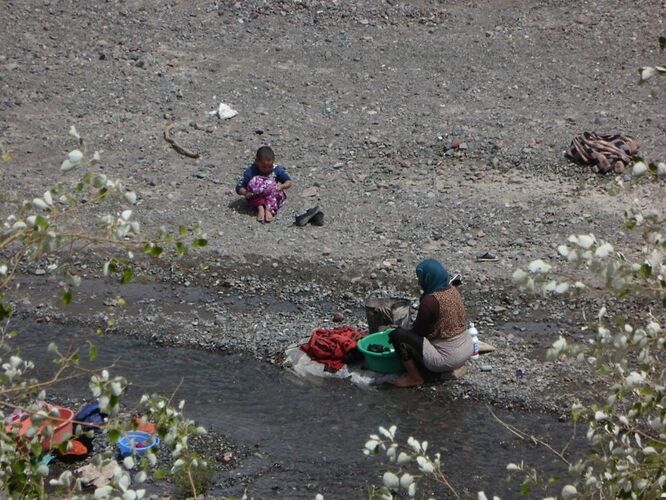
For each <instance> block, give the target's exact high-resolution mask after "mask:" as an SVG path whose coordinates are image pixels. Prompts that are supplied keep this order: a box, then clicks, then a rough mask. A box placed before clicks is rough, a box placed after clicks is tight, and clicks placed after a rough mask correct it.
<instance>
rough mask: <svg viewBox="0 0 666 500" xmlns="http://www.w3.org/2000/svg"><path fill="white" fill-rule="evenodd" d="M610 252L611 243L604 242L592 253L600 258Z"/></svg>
mask: <svg viewBox="0 0 666 500" xmlns="http://www.w3.org/2000/svg"><path fill="white" fill-rule="evenodd" d="M612 252H613V245H611V244H610V243H604V244H603V245H600V246H598V247H597V249H596V251H595V252H594V255H595V257H599V258H600V259H605V258H606V257H608V256H609V255H610V254H611V253H612Z"/></svg>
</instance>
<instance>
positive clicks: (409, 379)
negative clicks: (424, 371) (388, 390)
mask: <svg viewBox="0 0 666 500" xmlns="http://www.w3.org/2000/svg"><path fill="white" fill-rule="evenodd" d="M422 384H423V377H418V378H416V377H414V376H412V375H410V374H409V373H405V374H403V375H400V376H399V377H398V378H397V379H395V380H394V381H393V385H395V386H396V387H416V386H418V385H422Z"/></svg>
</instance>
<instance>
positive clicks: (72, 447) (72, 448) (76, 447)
mask: <svg viewBox="0 0 666 500" xmlns="http://www.w3.org/2000/svg"><path fill="white" fill-rule="evenodd" d="M87 454H88V448H87V447H86V445H85V444H83V443H82V442H81V441H79V440H78V439H72V440H71V441H70V442H69V449H68V450H67V451H65V452H64V453H63V454H62V455H63V456H64V457H66V456H77V457H80V456H83V455H87Z"/></svg>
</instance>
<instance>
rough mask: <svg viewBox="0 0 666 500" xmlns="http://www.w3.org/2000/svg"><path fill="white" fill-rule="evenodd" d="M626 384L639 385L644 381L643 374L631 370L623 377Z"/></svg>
mask: <svg viewBox="0 0 666 500" xmlns="http://www.w3.org/2000/svg"><path fill="white" fill-rule="evenodd" d="M624 381H625V382H626V383H627V384H628V385H641V384H643V382H645V375H643V374H641V373H638V372H634V371H632V372H631V373H629V375H627V376H626V377H625V378H624Z"/></svg>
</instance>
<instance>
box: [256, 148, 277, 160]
mask: <svg viewBox="0 0 666 500" xmlns="http://www.w3.org/2000/svg"><path fill="white" fill-rule="evenodd" d="M257 160H259V161H263V160H266V161H273V160H275V153H273V150H272V149H271V148H270V147H269V146H261V147H260V148H259V149H257Z"/></svg>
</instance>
